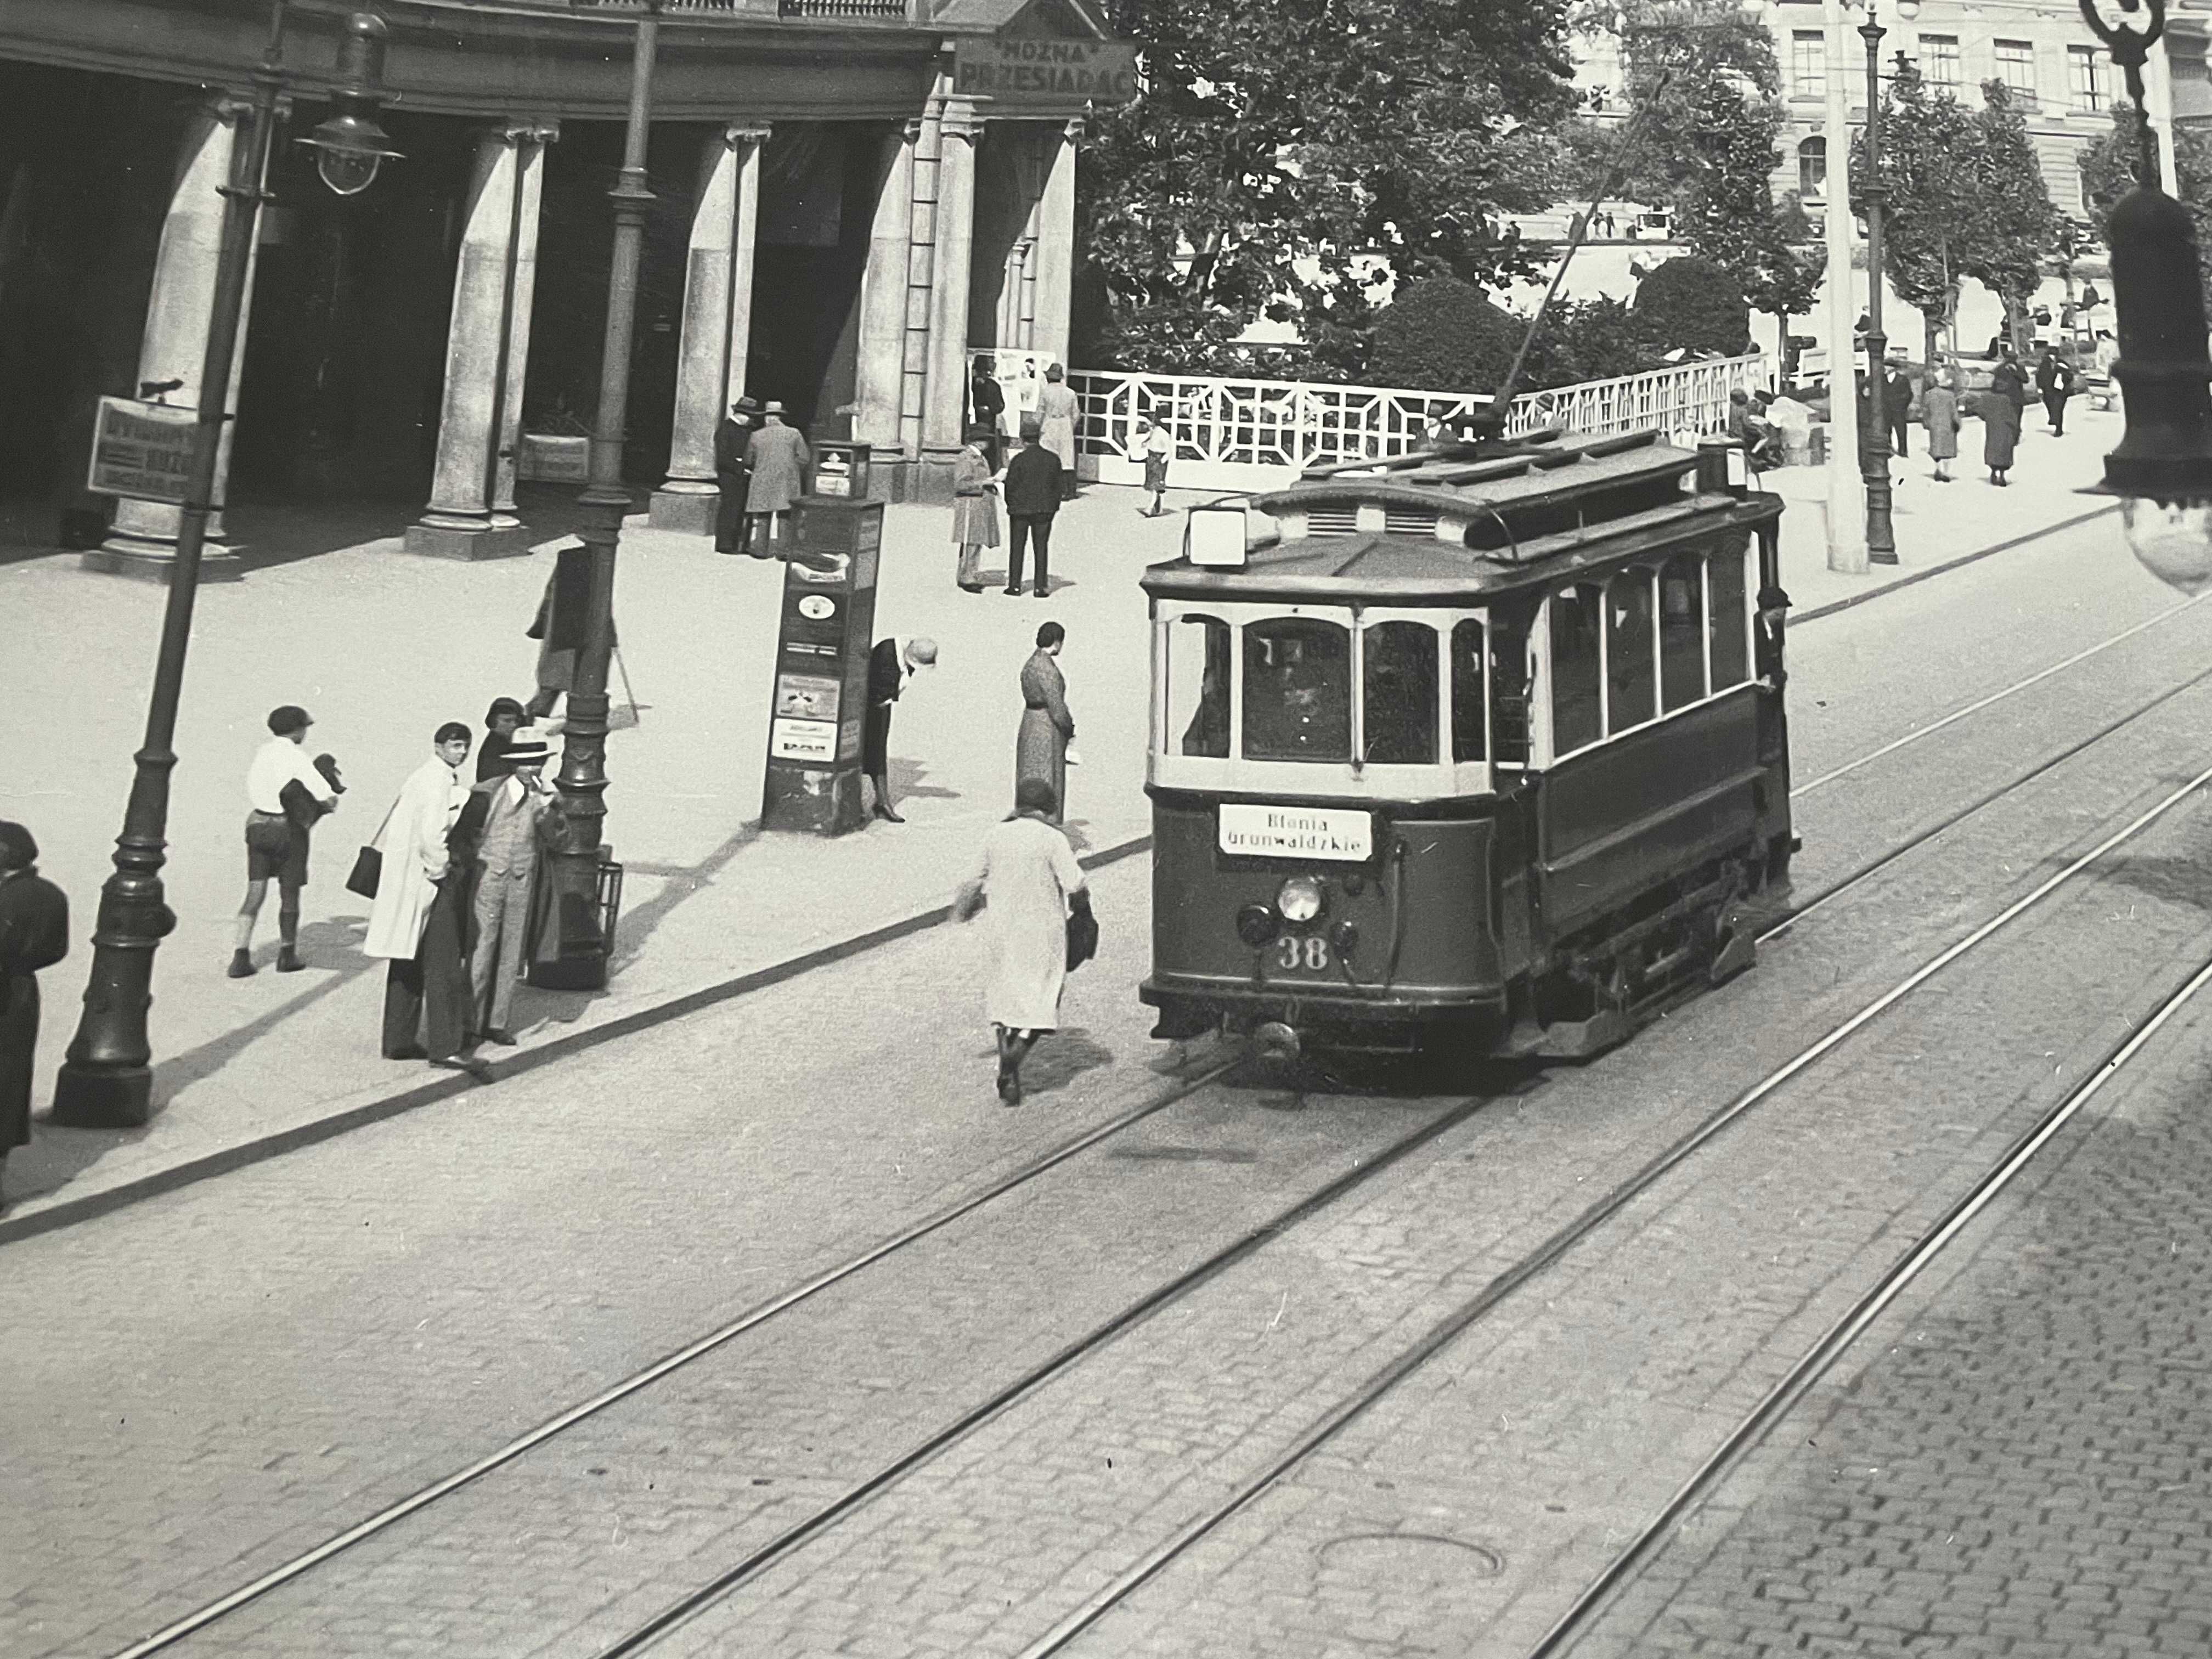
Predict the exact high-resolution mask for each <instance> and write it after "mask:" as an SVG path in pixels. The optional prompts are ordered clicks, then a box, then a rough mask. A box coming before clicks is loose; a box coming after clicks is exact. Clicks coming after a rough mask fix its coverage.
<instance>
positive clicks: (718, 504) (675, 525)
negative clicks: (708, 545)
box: [646, 484, 722, 536]
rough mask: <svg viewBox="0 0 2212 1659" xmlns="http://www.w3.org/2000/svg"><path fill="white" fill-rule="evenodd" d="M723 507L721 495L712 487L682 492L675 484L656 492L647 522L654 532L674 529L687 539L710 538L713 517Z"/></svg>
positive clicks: (694, 488)
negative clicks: (696, 537) (689, 537)
mask: <svg viewBox="0 0 2212 1659" xmlns="http://www.w3.org/2000/svg"><path fill="white" fill-rule="evenodd" d="M721 508H722V492H721V491H720V489H716V488H715V487H714V485H712V484H707V485H703V486H702V485H697V484H694V485H692V486H691V487H690V488H689V489H679V488H678V487H677V486H676V485H674V484H670V485H668V486H667V487H665V488H664V489H656V490H654V491H653V504H652V506H651V507H649V508H647V514H646V522H647V523H648V524H649V525H651V526H653V528H654V529H655V530H673V531H676V532H678V533H679V534H682V535H686V536H711V535H713V534H714V517H715V514H717V513H720V511H721Z"/></svg>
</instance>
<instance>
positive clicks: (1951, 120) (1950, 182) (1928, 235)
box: [1851, 52, 1981, 363]
mask: <svg viewBox="0 0 2212 1659" xmlns="http://www.w3.org/2000/svg"><path fill="white" fill-rule="evenodd" d="M1980 140H1981V134H1980V133H1979V132H1978V130H1977V129H1976V126H1975V124H1974V118H1973V117H1972V115H1971V114H1970V113H1969V112H1967V111H1966V107H1965V106H1963V105H1961V104H1960V102H1959V100H1957V99H1955V98H1954V97H1953V96H1951V94H1949V93H1948V92H1938V91H1935V90H1933V89H1931V88H1929V85H1928V83H1927V82H1926V81H1925V80H1923V78H1922V77H1921V75H1920V71H1919V70H1917V69H1916V68H1915V67H1914V66H1913V64H1912V62H1911V59H1910V58H1906V57H1905V55H1904V54H1903V53H1901V52H1900V53H1899V55H1898V59H1897V70H1896V74H1895V76H1893V78H1892V80H1891V82H1890V85H1889V90H1888V92H1887V94H1885V96H1884V97H1883V100H1882V118H1881V188H1882V189H1883V191H1886V192H1887V195H1886V197H1885V200H1884V207H1883V213H1882V264H1883V267H1884V269H1885V270H1887V272H1888V275H1889V283H1890V286H1891V287H1892V288H1893V289H1896V290H1897V294H1898V297H1899V299H1901V300H1903V301H1905V303H1906V304H1907V305H1909V306H1911V307H1912V308H1913V309H1914V310H1916V311H1917V312H1918V313H1920V319H1921V326H1922V329H1923V346H1924V349H1925V356H1923V362H1931V363H1932V362H1935V361H1936V350H1937V347H1936V331H1937V328H1938V326H1939V325H1940V324H1941V323H1942V320H1943V319H1948V318H1949V317H1951V316H1953V315H1954V313H1955V311H1956V307H1957V303H1958V288H1959V277H1960V272H1961V269H1962V266H1961V261H1962V260H1966V259H1967V258H1969V256H1970V250H1971V247H1972V237H1971V235H1970V234H1967V226H1968V223H1969V222H1970V220H1971V219H1972V217H1973V216H1974V215H1975V214H1976V213H1977V212H1978V210H1979V207H1980V204H1979V202H1978V189H1979V185H1978V175H1977V173H1976V170H1975V167H1974V162H1973V157H1974V154H1975V151H1976V149H1977V146H1978V143H1979V142H1980ZM1873 182H1874V180H1873V179H1870V178H1869V176H1868V173H1867V165H1866V139H1865V136H1864V135H1863V134H1862V135H1861V136H1860V137H1859V138H1858V139H1857V141H1855V142H1854V143H1853V144H1852V145H1851V199H1852V200H1853V201H1864V200H1866V199H1867V190H1868V187H1869V185H1871V184H1872V183H1873Z"/></svg>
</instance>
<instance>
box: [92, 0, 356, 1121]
mask: <svg viewBox="0 0 2212 1659" xmlns="http://www.w3.org/2000/svg"><path fill="white" fill-rule="evenodd" d="M287 4H288V0H274V3H273V4H272V5H271V6H270V14H269V41H268V45H267V46H266V47H265V48H264V50H263V52H262V54H261V62H260V64H259V65H258V66H257V67H256V68H255V70H254V71H253V97H252V105H251V112H250V113H249V114H248V115H247V117H246V120H247V122H248V124H249V125H248V127H247V131H246V133H245V134H244V135H243V141H242V142H240V143H238V144H236V145H235V146H234V148H233V149H232V151H231V158H230V177H229V179H228V183H226V184H225V185H224V186H223V188H222V197H223V208H222V240H221V241H220V242H219V243H218V245H217V252H216V284H215V297H214V301H213V311H212V315H211V316H210V319H209V325H208V336H207V350H206V353H205V355H204V356H203V358H202V359H201V366H200V404H199V413H198V418H197V421H196V422H195V423H194V425H193V428H192V439H191V459H190V462H189V465H188V466H187V469H186V472H185V499H184V504H183V509H182V512H181V514H180V517H179V523H178V526H177V551H176V558H175V562H174V563H173V565H172V566H171V568H170V570H169V594H168V602H167V607H166V608H165V609H164V611H162V615H161V647H160V650H159V652H158V653H157V655H156V657H155V666H154V690H153V695H152V696H151V698H150V699H149V702H148V704H147V710H146V738H145V742H144V744H143V745H142V746H141V747H140V749H139V750H138V753H137V756H136V757H134V758H135V762H136V765H137V772H136V773H135V774H134V775H133V776H132V778H131V799H130V803H129V805H127V806H125V809H124V813H123V833H122V834H121V835H120V836H118V837H117V838H116V842H115V873H114V874H112V875H111V876H110V877H109V878H107V881H106V884H104V885H103V886H102V887H101V889H100V911H99V917H98V920H97V921H96V922H95V923H94V930H93V935H92V945H93V953H92V972H91V977H90V979H89V981H88V982H87V984H86V986H85V990H84V1012H83V1013H82V1016H81V1017H80V1018H79V1019H78V1022H77V1028H76V1036H75V1037H74V1038H73V1039H71V1041H70V1046H69V1049H68V1052H67V1054H66V1055H65V1057H64V1060H63V1062H62V1068H61V1073H60V1075H59V1076H58V1078H57V1079H55V1083H54V1112H53V1115H54V1121H56V1122H57V1123H64V1124H69V1125H71V1126H73V1127H135V1126H137V1125H138V1124H142V1123H143V1122H145V1121H146V1120H147V1119H148V1117H149V1116H150V1115H152V1111H153V1071H152V1067H151V1061H152V1060H153V1048H152V1046H151V1044H150V1042H149V1040H148V1036H147V1031H146V1011H147V1009H148V1007H149V1006H150V1005H151V1004H152V1001H153V982H154V951H155V948H156V947H157V946H158V945H160V943H161V940H162V939H165V938H167V936H168V934H169V933H170V932H171V931H172V930H173V929H174V928H175V927H176V925H177V918H176V915H175V913H174V912H173V911H172V910H171V909H170V908H169V907H168V905H167V903H166V902H164V897H163V893H162V888H161V866H162V865H163V863H164V862H166V860H165V857H164V854H165V852H166V849H167V840H166V836H167V829H168V818H169V774H170V772H171V770H172V769H173V768H174V767H175V765H176V763H177V757H176V752H175V750H174V749H173V747H172V746H171V745H172V744H173V742H174V741H175V738H176V730H177V706H178V703H179V700H180V698H181V696H182V695H183V690H184V679H185V647H186V645H187V644H189V643H190V641H191V629H192V602H193V600H194V599H196V598H197V595H198V589H199V573H200V550H201V547H202V545H203V544H204V542H205V541H206V538H207V523H208V515H209V513H210V511H211V510H212V503H213V501H214V496H215V477H216V460H217V457H218V455H219V453H220V452H221V447H222V428H223V423H224V422H226V421H227V420H228V419H229V418H230V417H229V412H228V410H226V409H225V407H224V404H225V402H226V401H227V398H228V392H229V388H230V373H231V365H232V364H233V362H234V361H235V360H236V353H237V346H238V337H239V333H240V330H241V329H242V328H243V327H244V325H245V318H244V314H243V313H244V311H245V308H246V268H247V262H248V260H249V259H250V258H251V257H252V252H253V233H254V224H255V221H256V219H257V217H258V214H259V211H260V207H261V204H262V202H263V201H264V199H265V196H264V191H263V189H262V183H263V179H264V174H265V172H266V169H267V167H268V161H269V148H270V139H271V137H272V135H273V133H274V131H275V129H276V100H277V97H278V94H280V93H281V92H282V91H283V49H284V24H285V10H286V6H287ZM384 43H385V27H384V23H383V21H382V20H381V19H380V18H379V17H377V16H375V15H374V14H372V13H368V12H356V13H354V14H353V15H351V16H350V17H349V18H348V19H347V20H346V23H345V36H344V41H343V45H342V46H341V47H340V51H339V76H340V82H341V86H340V89H339V91H338V93H337V96H336V101H337V105H338V112H337V114H336V115H335V116H333V118H331V120H329V121H326V122H325V123H324V124H323V125H321V126H320V127H318V128H317V129H316V130H315V131H314V132H313V134H312V135H310V136H309V137H306V138H303V139H301V143H304V144H308V145H311V146H312V147H313V149H315V150H316V152H317V158H316V159H317V167H318V170H319V172H320V173H321V174H322V177H323V179H324V181H325V183H326V184H329V185H331V188H332V189H333V190H337V191H339V192H340V193H341V194H345V195H350V194H352V193H353V192H354V191H358V190H362V189H365V188H367V186H368V183H369V181H370V180H371V179H374V177H375V176H376V170H377V168H378V167H380V165H381V164H382V163H383V161H385V159H386V158H387V157H389V156H393V155H397V154H398V152H397V151H395V150H394V149H392V147H391V145H390V143H388V142H387V141H386V138H385V136H384V134H383V132H382V131H380V129H379V128H378V127H377V125H376V122H375V118H374V112H375V109H376V106H377V105H378V103H379V102H380V98H381V82H382V79H383V70H384Z"/></svg>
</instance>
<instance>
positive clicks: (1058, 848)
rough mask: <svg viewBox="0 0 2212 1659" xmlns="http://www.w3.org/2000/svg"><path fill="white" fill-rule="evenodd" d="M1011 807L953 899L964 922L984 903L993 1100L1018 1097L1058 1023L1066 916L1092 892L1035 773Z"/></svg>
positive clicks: (1012, 1101) (1055, 806) (1085, 905)
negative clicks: (995, 1064)
mask: <svg viewBox="0 0 2212 1659" xmlns="http://www.w3.org/2000/svg"><path fill="white" fill-rule="evenodd" d="M1014 799H1015V803H1016V806H1015V811H1014V814H1013V816H1012V817H1009V818H1008V819H1006V822H1005V823H1000V824H998V825H995V826H994V828H993V829H992V830H991V832H990V834H989V835H987V836H985V837H984V838H983V854H982V858H981V861H980V862H979V863H978V865H977V866H976V869H975V874H974V875H973V876H972V877H970V878H969V880H968V881H967V883H966V884H964V885H963V886H962V888H961V890H960V892H959V895H958V896H957V898H956V899H955V900H954V902H953V914H954V915H956V916H957V917H958V918H959V919H960V920H961V921H967V920H968V919H969V917H971V916H973V915H975V912H976V911H977V910H978V909H981V908H984V902H985V901H986V900H988V901H989V910H990V915H991V921H992V931H993V933H994V936H995V939H996V944H997V947H998V968H997V971H996V973H995V974H994V975H993V976H992V979H991V983H990V987H989V988H988V989H987V991H986V992H985V993H984V995H983V1012H984V1015H985V1017H986V1018H988V1019H989V1020H990V1022H991V1024H993V1025H994V1026H995V1027H996V1028H997V1030H998V1036H999V1098H1000V1100H1002V1101H1004V1102H1005V1103H1006V1104H1007V1105H1009V1106H1015V1105H1018V1104H1020V1103H1021V1098H1022V1060H1024V1057H1025V1056H1027V1054H1029V1051H1030V1048H1032V1047H1034V1046H1035V1045H1036V1040H1037V1039H1038V1038H1039V1037H1040V1036H1043V1035H1044V1034H1045V1033H1046V1032H1048V1031H1053V1030H1058V1029H1059V1027H1060V993H1061V991H1062V990H1063V989H1064V988H1066V983H1067V913H1068V909H1069V907H1070V906H1071V905H1072V906H1073V908H1076V909H1077V910H1079V911H1083V912H1085V913H1087V912H1088V911H1089V910H1090V908H1091V893H1090V890H1089V889H1088V888H1087V887H1086V886H1085V884H1084V879H1083V866H1081V865H1080V864H1079V863H1077V862H1076V859H1075V849H1074V848H1072V847H1070V846H1069V845H1068V843H1067V836H1066V834H1065V833H1063V832H1062V831H1061V830H1060V828H1059V827H1058V826H1057V825H1055V824H1054V823H1053V821H1052V817H1053V814H1054V812H1055V811H1058V810H1059V805H1060V803H1059V802H1058V801H1057V800H1055V799H1054V798H1053V793H1052V786H1051V785H1049V784H1048V783H1046V782H1045V781H1043V780H1042V779H1041V778H1030V779H1027V780H1025V781H1024V782H1023V784H1022V786H1021V787H1020V788H1019V789H1018V790H1016V791H1015V793H1014Z"/></svg>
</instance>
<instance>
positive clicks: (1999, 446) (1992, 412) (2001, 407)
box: [1978, 346, 2027, 489]
mask: <svg viewBox="0 0 2212 1659" xmlns="http://www.w3.org/2000/svg"><path fill="white" fill-rule="evenodd" d="M2026 407H2027V383H2026V381H2025V380H2023V379H2022V378H2021V372H2020V365H2019V364H2018V363H2016V362H2014V361H2013V355H2012V348H2011V347H2009V346H2008V347H2006V348H2005V350H2004V353H2003V355H2002V356H2001V357H1999V359H1998V360H1997V366H1996V372H1995V373H1994V374H1991V375H1990V389H1989V390H1988V391H1987V392H1984V393H1983V394H1982V397H1981V399H1980V401H1979V404H1978V408H1979V412H1980V414H1981V417H1982V460H1983V462H1984V465H1987V466H1988V467H1989V469H1990V483H1993V484H1996V486H1997V487H1998V488H1999V489H2003V488H2005V487H2006V486H2008V485H2009V484H2010V483H2012V480H2011V479H2010V478H2008V477H2006V476H2005V475H2006V474H2007V473H2008V472H2010V471H2012V462H2013V452H2014V450H2015V449H2016V448H2017V447H2019V444H2020V414H2021V410H2023V409H2024V408H2026Z"/></svg>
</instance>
